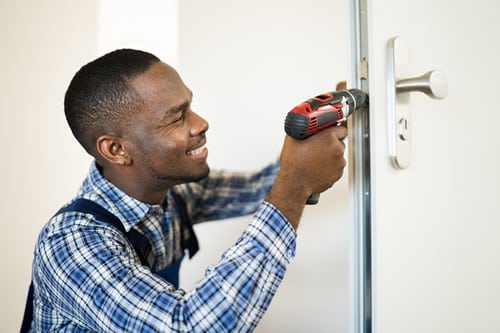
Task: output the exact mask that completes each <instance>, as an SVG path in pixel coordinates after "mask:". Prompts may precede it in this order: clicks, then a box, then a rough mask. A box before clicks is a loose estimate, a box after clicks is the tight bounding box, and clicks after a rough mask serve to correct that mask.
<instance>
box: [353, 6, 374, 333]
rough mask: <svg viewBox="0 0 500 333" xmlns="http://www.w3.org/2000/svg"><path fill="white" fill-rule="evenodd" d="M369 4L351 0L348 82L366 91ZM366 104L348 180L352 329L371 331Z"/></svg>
mask: <svg viewBox="0 0 500 333" xmlns="http://www.w3.org/2000/svg"><path fill="white" fill-rule="evenodd" d="M367 15H368V4H367V0H351V1H350V17H351V20H350V22H351V27H350V30H351V41H352V42H351V59H352V61H351V80H352V81H351V82H352V84H351V86H352V87H355V88H358V89H361V90H363V91H364V92H366V93H369V85H368V60H369V59H368V17H367ZM369 110H370V109H369V107H368V108H365V109H362V110H360V111H362V112H356V113H354V114H353V116H352V117H351V119H350V120H349V132H350V133H349V183H350V185H351V186H350V187H349V188H350V195H351V204H352V210H351V211H352V219H353V221H352V222H353V223H352V259H351V276H352V277H353V286H352V288H351V299H352V309H351V325H350V327H351V332H353V333H370V332H372V325H371V323H372V285H371V282H372V265H371V262H372V260H371V259H372V258H371V257H372V256H371V229H372V228H371V225H372V221H371V209H372V208H371V207H372V192H371V163H370V158H371V156H370V113H369Z"/></svg>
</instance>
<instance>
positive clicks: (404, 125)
mask: <svg viewBox="0 0 500 333" xmlns="http://www.w3.org/2000/svg"><path fill="white" fill-rule="evenodd" d="M399 138H400V139H401V140H404V141H406V140H408V139H409V138H410V128H409V125H408V119H406V118H401V119H400V120H399Z"/></svg>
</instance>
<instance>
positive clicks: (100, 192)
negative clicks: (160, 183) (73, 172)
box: [78, 160, 159, 231]
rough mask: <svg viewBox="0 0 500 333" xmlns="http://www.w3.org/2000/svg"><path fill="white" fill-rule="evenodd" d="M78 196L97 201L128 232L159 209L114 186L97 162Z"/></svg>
mask: <svg viewBox="0 0 500 333" xmlns="http://www.w3.org/2000/svg"><path fill="white" fill-rule="evenodd" d="M78 196H79V197H84V198H87V199H90V200H92V201H95V202H96V203H98V204H99V205H101V206H103V207H104V208H106V209H107V210H108V211H109V212H110V213H112V214H113V215H115V216H116V217H118V218H119V219H120V221H121V222H122V223H123V226H124V227H125V230H126V231H129V230H130V229H131V228H132V227H133V226H134V225H136V224H137V223H139V222H140V221H142V220H143V219H144V217H145V216H146V215H147V214H148V213H149V212H150V211H151V210H152V209H154V210H157V209H158V208H159V205H151V204H147V203H144V202H142V201H139V200H137V199H135V198H133V197H131V196H130V195H128V194H126V193H125V192H123V191H122V190H120V189H119V188H118V187H116V186H115V185H113V184H112V183H111V182H110V181H108V180H107V179H106V178H104V177H103V175H102V174H101V172H100V171H99V168H98V167H97V163H96V161H95V160H94V161H93V162H92V164H91V166H90V170H89V174H88V176H87V178H86V179H85V181H84V182H83V185H82V187H81V188H80V192H79V193H78Z"/></svg>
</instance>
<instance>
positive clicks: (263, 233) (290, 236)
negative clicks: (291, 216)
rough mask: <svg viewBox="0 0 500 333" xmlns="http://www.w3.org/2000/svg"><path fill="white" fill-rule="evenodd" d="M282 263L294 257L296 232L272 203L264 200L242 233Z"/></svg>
mask: <svg viewBox="0 0 500 333" xmlns="http://www.w3.org/2000/svg"><path fill="white" fill-rule="evenodd" d="M243 237H244V238H247V237H249V238H250V240H251V242H253V243H254V244H256V245H257V246H258V247H259V248H261V249H262V250H263V251H266V252H269V253H270V254H271V256H272V257H273V258H274V259H275V260H276V261H278V262H280V263H282V264H283V265H285V264H288V263H290V261H291V260H292V259H293V258H294V257H295V247H296V239H297V234H296V233H295V230H294V229H293V228H292V226H291V225H290V223H289V222H288V220H287V219H286V218H285V216H284V215H283V214H281V212H280V211H279V210H278V209H277V208H276V207H274V206H273V205H272V204H270V203H268V202H266V201H264V202H263V203H262V204H261V205H260V206H259V208H258V209H257V212H256V213H255V215H254V218H253V220H252V222H251V223H250V225H249V226H248V228H247V229H246V231H245V234H244V235H243Z"/></svg>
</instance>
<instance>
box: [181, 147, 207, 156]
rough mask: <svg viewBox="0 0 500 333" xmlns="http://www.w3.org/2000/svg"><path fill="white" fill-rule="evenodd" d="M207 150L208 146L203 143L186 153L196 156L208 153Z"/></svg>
mask: <svg viewBox="0 0 500 333" xmlns="http://www.w3.org/2000/svg"><path fill="white" fill-rule="evenodd" d="M206 150H207V148H206V147H205V145H203V146H201V147H199V148H196V149H193V150H190V151H188V152H187V153H186V154H187V155H188V156H192V157H196V156H200V155H204V154H205V153H206Z"/></svg>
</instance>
